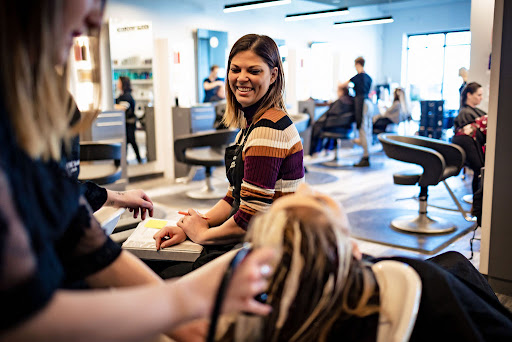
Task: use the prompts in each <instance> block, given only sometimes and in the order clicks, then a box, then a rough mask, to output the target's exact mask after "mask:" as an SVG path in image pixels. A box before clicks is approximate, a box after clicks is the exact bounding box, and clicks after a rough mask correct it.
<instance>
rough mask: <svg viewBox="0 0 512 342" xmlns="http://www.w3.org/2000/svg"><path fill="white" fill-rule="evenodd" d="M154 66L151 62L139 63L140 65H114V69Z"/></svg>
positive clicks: (149, 67)
mask: <svg viewBox="0 0 512 342" xmlns="http://www.w3.org/2000/svg"><path fill="white" fill-rule="evenodd" d="M151 68H153V66H152V65H151V64H139V65H133V64H131V65H130V64H128V65H114V67H113V69H114V70H131V69H151Z"/></svg>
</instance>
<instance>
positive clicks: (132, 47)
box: [109, 18, 156, 165]
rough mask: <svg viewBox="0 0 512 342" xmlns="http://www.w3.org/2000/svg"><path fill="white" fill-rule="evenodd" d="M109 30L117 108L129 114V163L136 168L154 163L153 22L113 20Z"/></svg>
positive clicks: (127, 132) (127, 116)
mask: <svg viewBox="0 0 512 342" xmlns="http://www.w3.org/2000/svg"><path fill="white" fill-rule="evenodd" d="M109 31H110V54H111V58H112V82H113V84H112V86H113V92H114V93H113V97H114V100H115V103H116V105H115V107H116V109H117V110H122V111H124V112H125V121H126V147H127V154H126V156H127V157H126V160H127V163H128V164H129V165H130V164H131V165H133V164H142V163H146V162H149V161H154V160H155V159H156V149H155V134H154V133H155V130H154V110H153V33H152V25H151V22H127V21H123V20H119V19H115V18H111V19H110V22H109Z"/></svg>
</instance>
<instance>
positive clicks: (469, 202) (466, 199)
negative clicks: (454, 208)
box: [462, 194, 473, 204]
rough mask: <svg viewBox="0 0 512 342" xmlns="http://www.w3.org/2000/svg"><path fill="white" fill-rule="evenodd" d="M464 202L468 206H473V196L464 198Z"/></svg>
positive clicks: (469, 195)
mask: <svg viewBox="0 0 512 342" xmlns="http://www.w3.org/2000/svg"><path fill="white" fill-rule="evenodd" d="M462 200H463V201H464V202H466V203H468V204H473V195H471V194H468V195H464V196H463V197H462Z"/></svg>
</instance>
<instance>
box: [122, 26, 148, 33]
mask: <svg viewBox="0 0 512 342" xmlns="http://www.w3.org/2000/svg"><path fill="white" fill-rule="evenodd" d="M142 30H149V25H137V26H126V27H118V28H117V32H131V31H142Z"/></svg>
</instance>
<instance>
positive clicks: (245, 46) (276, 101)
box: [223, 34, 286, 128]
mask: <svg viewBox="0 0 512 342" xmlns="http://www.w3.org/2000/svg"><path fill="white" fill-rule="evenodd" d="M244 51H252V52H254V53H255V54H256V55H257V56H259V57H260V58H261V59H262V60H263V61H264V62H265V63H267V65H268V67H269V68H270V70H272V69H274V68H277V77H276V80H275V81H274V83H272V84H271V85H270V87H269V88H268V91H267V93H266V94H265V95H264V96H263V98H262V101H261V105H260V108H259V109H258V110H257V111H256V114H255V115H254V117H253V120H257V119H258V118H260V117H261V115H263V113H265V112H266V111H267V110H268V109H269V108H277V109H280V110H282V111H284V112H286V105H285V103H284V98H283V95H284V72H283V64H282V63H281V56H280V55H279V48H278V47H277V44H276V43H275V42H274V40H273V39H272V38H270V37H268V36H264V35H259V34H248V35H245V36H243V37H242V38H240V39H238V41H237V42H236V43H235V45H233V47H232V48H231V52H230V53H229V58H228V67H227V77H226V79H227V80H229V72H230V70H231V61H232V60H233V57H235V56H236V55H237V54H238V53H240V52H244ZM226 100H227V106H226V113H225V115H224V119H223V121H224V124H225V125H226V126H228V127H238V128H241V127H242V126H243V124H242V121H245V119H244V117H243V115H241V114H240V111H241V109H242V106H241V105H240V103H238V101H237V100H236V97H235V95H234V94H233V92H232V91H231V88H230V85H229V81H228V82H226ZM242 119H243V120H242Z"/></svg>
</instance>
